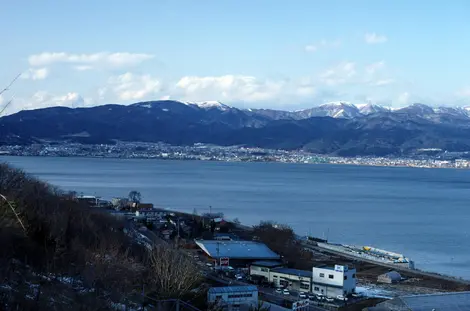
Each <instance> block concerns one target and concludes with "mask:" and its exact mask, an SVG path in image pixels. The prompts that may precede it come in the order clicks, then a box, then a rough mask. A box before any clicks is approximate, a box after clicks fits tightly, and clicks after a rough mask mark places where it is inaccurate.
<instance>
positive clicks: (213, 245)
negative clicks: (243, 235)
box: [196, 240, 280, 259]
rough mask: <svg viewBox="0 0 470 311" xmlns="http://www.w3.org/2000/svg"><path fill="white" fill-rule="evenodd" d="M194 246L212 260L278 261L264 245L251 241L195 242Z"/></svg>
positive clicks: (274, 254) (276, 255)
mask: <svg viewBox="0 0 470 311" xmlns="http://www.w3.org/2000/svg"><path fill="white" fill-rule="evenodd" d="M196 244H197V245H198V246H199V247H200V248H201V249H202V250H203V251H204V252H205V253H206V254H207V255H209V256H210V257H212V258H221V257H228V258H230V259H279V257H280V256H279V255H278V254H276V253H275V252H273V251H272V250H270V249H269V248H268V247H267V246H266V245H265V244H263V243H258V242H253V241H217V240H196ZM217 248H218V251H217Z"/></svg>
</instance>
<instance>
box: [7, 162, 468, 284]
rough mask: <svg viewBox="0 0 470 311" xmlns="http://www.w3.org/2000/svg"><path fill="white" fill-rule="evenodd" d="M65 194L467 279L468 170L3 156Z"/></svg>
mask: <svg viewBox="0 0 470 311" xmlns="http://www.w3.org/2000/svg"><path fill="white" fill-rule="evenodd" d="M0 161H4V162H9V163H11V164H12V165H14V166H16V167H19V168H22V169H24V170H25V171H27V172H29V173H31V174H33V175H35V176H37V177H39V178H41V179H43V180H46V181H48V182H50V183H52V184H54V185H57V186H60V187H61V188H63V189H66V190H74V191H77V192H83V193H84V194H96V195H100V196H102V197H103V198H107V199H111V198H112V197H115V196H124V197H125V196H127V194H128V193H129V191H130V190H138V191H140V192H141V193H142V197H143V201H145V202H151V203H154V204H155V205H156V206H161V207H167V208H170V209H175V210H180V211H186V212H192V211H193V210H194V209H196V210H197V211H198V212H199V213H201V212H208V211H209V206H212V209H213V211H220V212H223V213H224V214H225V216H226V217H227V218H238V219H239V220H240V221H242V222H243V223H246V224H256V223H258V222H259V221H260V220H274V221H278V222H282V223H287V224H289V225H291V226H292V227H293V228H294V229H295V230H296V231H297V233H299V234H306V233H311V234H312V235H316V236H319V237H323V236H326V235H328V238H329V240H330V241H333V242H341V243H346V244H357V245H370V246H375V247H379V248H383V249H387V250H390V251H395V252H399V253H403V254H405V255H406V256H408V257H410V258H412V259H413V260H415V262H416V266H417V267H418V268H420V269H424V270H428V271H436V272H440V273H445V274H449V275H455V276H461V277H464V278H466V279H470V269H469V267H470V236H469V232H470V204H469V203H470V171H466V170H451V169H417V168H387V167H359V166H346V165H305V164H281V163H225V162H201V161H161V160H134V159H97V158H47V157H0Z"/></svg>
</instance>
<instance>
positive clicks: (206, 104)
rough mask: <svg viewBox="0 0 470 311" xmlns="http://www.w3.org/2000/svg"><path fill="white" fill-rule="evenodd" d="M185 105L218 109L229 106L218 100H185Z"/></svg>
mask: <svg viewBox="0 0 470 311" xmlns="http://www.w3.org/2000/svg"><path fill="white" fill-rule="evenodd" d="M186 104H187V105H193V106H197V107H199V108H202V109H214V108H215V109H219V110H228V109H230V108H231V107H229V106H227V105H225V104H222V103H221V102H219V101H205V102H186Z"/></svg>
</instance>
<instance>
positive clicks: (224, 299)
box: [207, 285, 258, 311]
mask: <svg viewBox="0 0 470 311" xmlns="http://www.w3.org/2000/svg"><path fill="white" fill-rule="evenodd" d="M207 302H208V303H210V304H213V303H216V304H217V305H219V306H220V307H222V308H223V309H224V310H234V311H235V310H248V309H249V307H250V306H253V305H257V304H258V287H256V286H253V285H249V286H225V287H212V288H210V289H209V291H208V292H207Z"/></svg>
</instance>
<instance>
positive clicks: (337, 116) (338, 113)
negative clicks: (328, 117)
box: [333, 109, 344, 118]
mask: <svg viewBox="0 0 470 311" xmlns="http://www.w3.org/2000/svg"><path fill="white" fill-rule="evenodd" d="M343 114H344V109H341V110H339V111H338V112H336V113H335V114H334V115H333V118H339V117H342V116H343Z"/></svg>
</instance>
